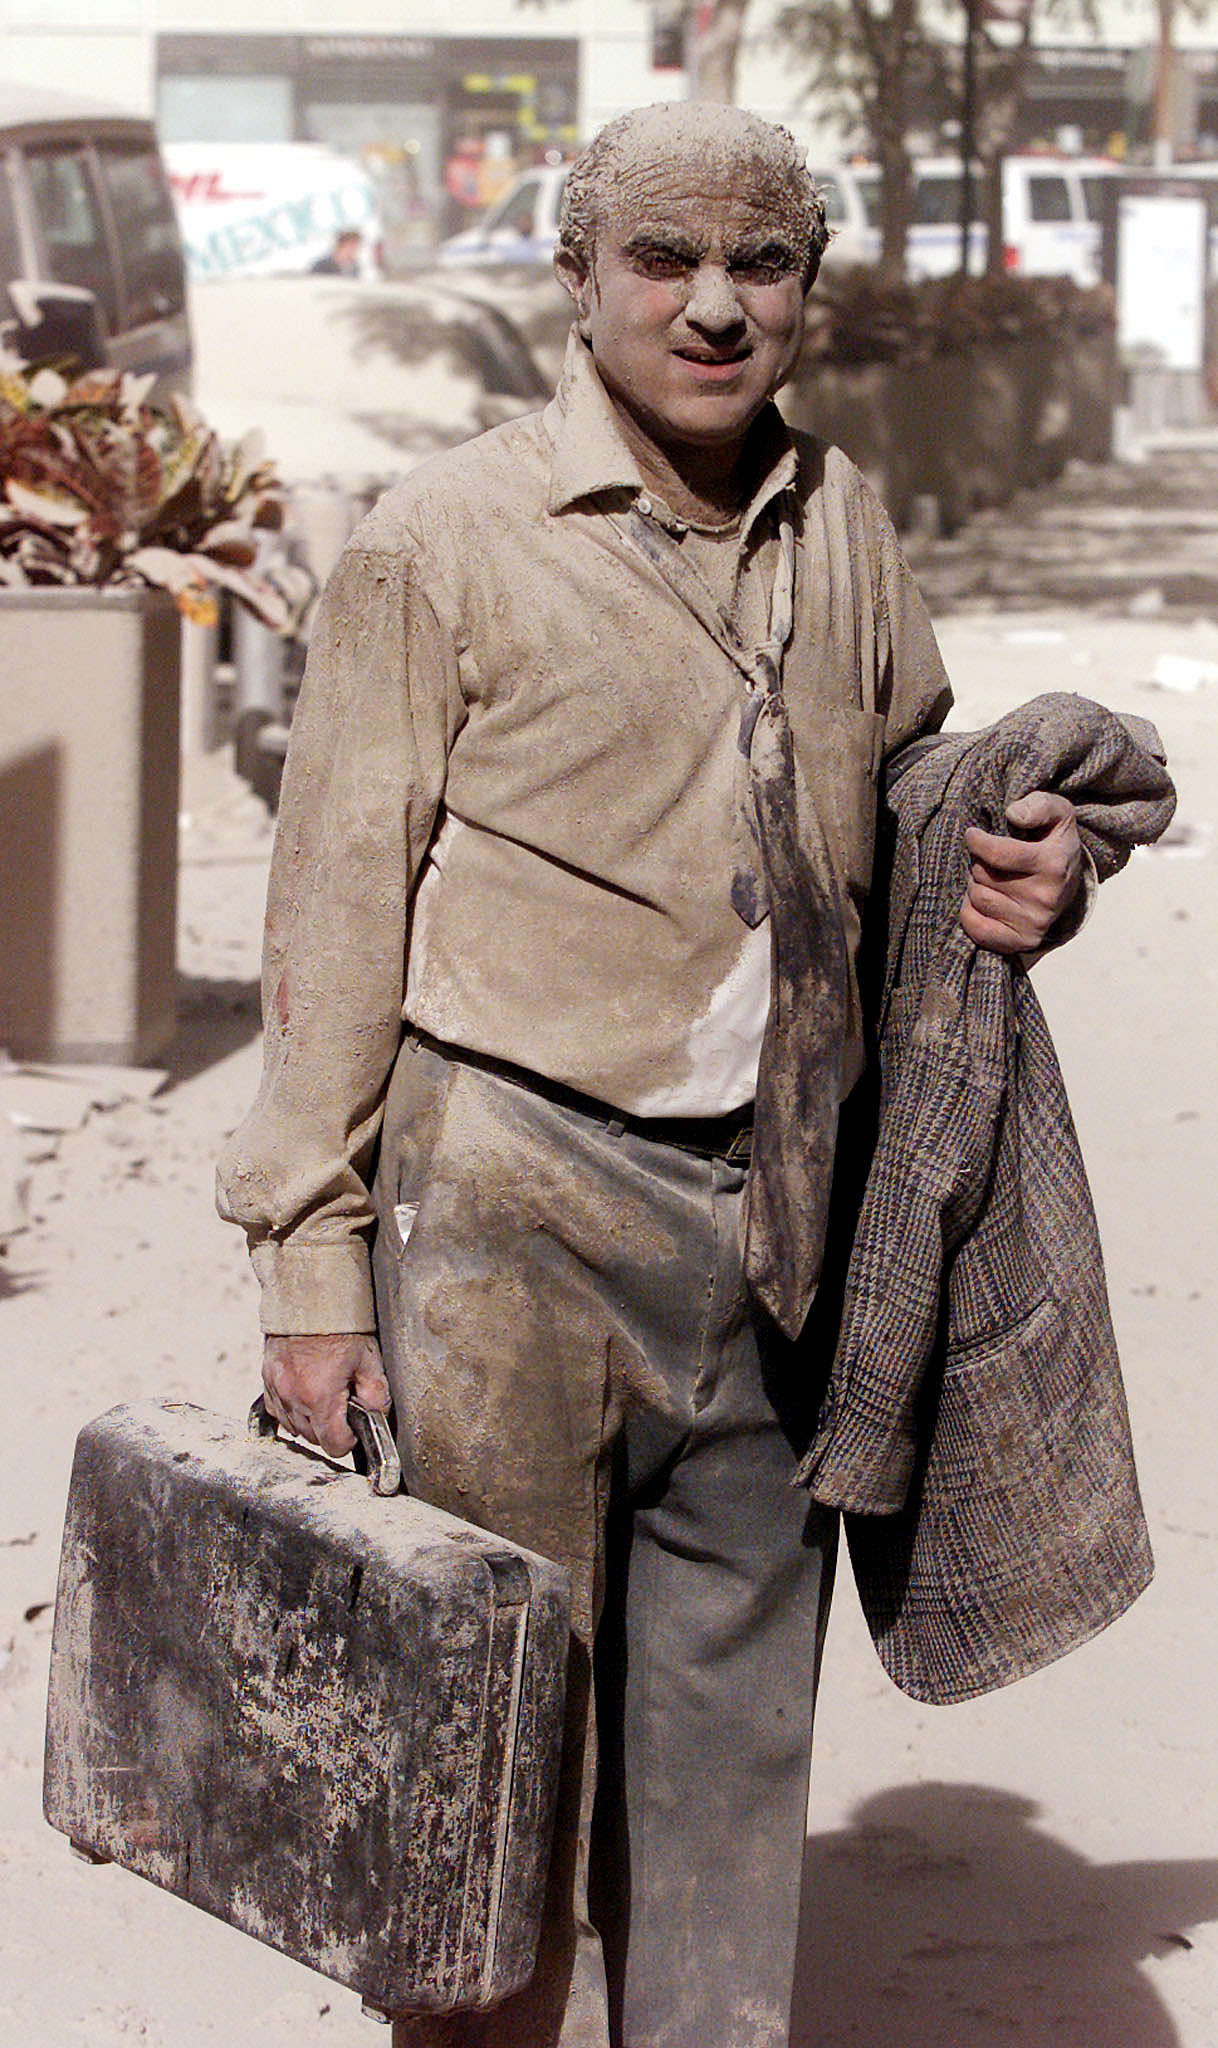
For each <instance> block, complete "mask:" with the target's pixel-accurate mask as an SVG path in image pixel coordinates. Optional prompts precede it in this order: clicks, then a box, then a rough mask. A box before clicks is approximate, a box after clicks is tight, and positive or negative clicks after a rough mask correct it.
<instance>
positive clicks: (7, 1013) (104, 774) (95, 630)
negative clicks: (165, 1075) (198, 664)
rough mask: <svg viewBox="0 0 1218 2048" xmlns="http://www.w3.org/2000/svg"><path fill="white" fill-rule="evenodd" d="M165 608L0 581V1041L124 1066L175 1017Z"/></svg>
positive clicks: (172, 696) (159, 596) (167, 1035)
mask: <svg viewBox="0 0 1218 2048" xmlns="http://www.w3.org/2000/svg"><path fill="white" fill-rule="evenodd" d="M180 642H181V636H180V632H179V619H178V614H177V611H176V609H175V607H174V605H173V602H172V600H171V599H170V598H169V597H167V596H166V595H165V594H164V593H163V592H161V591H147V592H143V591H125V590H124V591H99V590H89V589H72V588H68V589H38V590H0V646H2V647H3V661H2V663H0V1046H4V1047H6V1048H7V1050H8V1051H9V1052H10V1053H12V1054H13V1055H14V1056H15V1057H17V1058H21V1059H40V1060H54V1059H62V1060H100V1061H114V1062H119V1063H122V1064H127V1065H130V1064H138V1063H139V1062H141V1061H144V1060H148V1059H152V1058H154V1057H155V1056H156V1055H157V1054H158V1053H159V1052H161V1051H163V1050H164V1048H165V1046H166V1045H167V1044H168V1043H169V1041H170V1039H171V1038H172V1037H173V1035H174V1030H175V1023H176V1019H175V980H176V967H175V962H176V913H177V823H178V775H179V766H178V696H179V687H180V683H179V676H180Z"/></svg>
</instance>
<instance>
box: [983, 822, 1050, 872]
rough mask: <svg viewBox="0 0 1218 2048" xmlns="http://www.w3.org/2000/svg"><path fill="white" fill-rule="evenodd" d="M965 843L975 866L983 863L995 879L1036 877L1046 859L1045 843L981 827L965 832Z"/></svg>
mask: <svg viewBox="0 0 1218 2048" xmlns="http://www.w3.org/2000/svg"><path fill="white" fill-rule="evenodd" d="M964 843H965V845H966V846H967V848H968V850H969V855H970V857H971V859H972V861H973V863H974V865H976V864H977V863H980V865H981V866H982V867H984V868H988V870H989V872H990V873H991V874H992V875H1034V874H1037V873H1039V871H1040V869H1041V867H1042V865H1043V862H1044V858H1045V845H1044V841H1043V840H1040V839H1012V838H1010V837H1009V836H1008V835H1007V834H1006V833H1001V832H983V831H982V829H981V827H980V825H969V826H967V827H966V828H965V833H964Z"/></svg>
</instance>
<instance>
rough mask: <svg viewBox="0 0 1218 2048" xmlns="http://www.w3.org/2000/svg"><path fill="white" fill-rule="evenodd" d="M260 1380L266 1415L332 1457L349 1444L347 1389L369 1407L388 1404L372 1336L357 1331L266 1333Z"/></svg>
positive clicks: (339, 1453) (386, 1389)
mask: <svg viewBox="0 0 1218 2048" xmlns="http://www.w3.org/2000/svg"><path fill="white" fill-rule="evenodd" d="M262 1379H263V1385H264V1386H265V1388H266V1394H267V1406H268V1408H269V1409H270V1411H271V1413H272V1414H273V1415H274V1416H275V1417H276V1418H277V1419H278V1420H279V1421H280V1422H282V1423H283V1424H284V1426H285V1427H286V1428H288V1429H290V1430H292V1431H293V1433H294V1434H295V1435H297V1436H302V1437H304V1438H305V1440H306V1441H307V1442H308V1443H314V1444H318V1445H319V1446H320V1447H321V1449H322V1450H323V1451H327V1452H328V1453H329V1455H330V1456H331V1457H333V1458H341V1457H342V1456H344V1454H345V1453H346V1452H347V1451H349V1450H350V1449H351V1446H352V1444H353V1443H354V1442H355V1438H354V1437H353V1435H352V1433H351V1430H350V1429H349V1427H348V1425H347V1400H348V1396H349V1395H350V1394H351V1393H352V1392H355V1393H357V1394H358V1395H359V1398H360V1399H361V1400H364V1401H365V1402H366V1404H367V1405H368V1406H369V1407H376V1408H380V1407H385V1406H387V1405H388V1392H389V1390H388V1388H387V1387H386V1386H385V1383H384V1375H383V1373H382V1371H381V1361H380V1352H379V1350H378V1349H377V1345H376V1342H375V1340H374V1339H373V1338H371V1337H368V1336H366V1335H364V1334H363V1333H362V1332H359V1331H354V1332H345V1333H344V1332H336V1333H333V1334H328V1335H317V1336H296V1337H290V1336H270V1337H268V1338H267V1340H266V1346H265V1349H264V1352H263V1361H262ZM361 1389H362V1390H363V1391H361Z"/></svg>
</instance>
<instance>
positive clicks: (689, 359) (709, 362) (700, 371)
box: [673, 348, 751, 384]
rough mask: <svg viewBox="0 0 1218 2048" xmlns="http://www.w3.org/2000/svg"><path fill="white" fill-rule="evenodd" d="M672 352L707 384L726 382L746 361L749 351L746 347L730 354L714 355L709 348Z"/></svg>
mask: <svg viewBox="0 0 1218 2048" xmlns="http://www.w3.org/2000/svg"><path fill="white" fill-rule="evenodd" d="M673 353H674V354H675V355H676V356H677V357H678V358H679V359H680V361H681V362H683V363H688V365H689V367H690V369H691V370H692V371H693V372H694V375H695V376H696V377H699V378H701V379H703V380H705V381H706V382H707V383H709V384H719V383H727V382H729V381H730V379H731V378H732V377H734V376H736V375H737V374H738V372H739V371H740V370H741V369H742V368H743V366H744V364H745V363H747V361H748V359H749V355H750V353H751V351H750V350H749V349H747V348H738V349H734V350H733V351H732V353H731V354H730V355H715V354H713V353H712V352H711V351H710V350H709V349H694V348H679V349H675V350H674V351H673Z"/></svg>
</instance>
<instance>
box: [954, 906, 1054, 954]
mask: <svg viewBox="0 0 1218 2048" xmlns="http://www.w3.org/2000/svg"><path fill="white" fill-rule="evenodd" d="M960 923H961V925H962V926H963V928H964V931H965V933H966V935H967V936H968V937H969V938H970V939H971V940H972V941H973V944H974V945H975V946H983V947H984V948H985V950H986V952H987V953H1029V952H1034V951H1035V945H1036V942H1035V940H1034V939H1033V938H1031V937H1029V936H1028V935H1027V934H1026V933H1025V932H1024V931H1023V930H1022V929H1020V928H1018V927H1017V926H1015V925H1014V924H1012V923H1010V922H1009V920H1008V918H1007V917H1005V916H1000V917H994V916H991V915H989V914H988V913H987V912H986V911H983V910H981V909H979V908H978V906H977V904H976V903H974V902H973V901H972V899H971V898H970V897H968V896H966V897H965V899H964V901H963V903H962V904H961V906H960Z"/></svg>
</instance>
